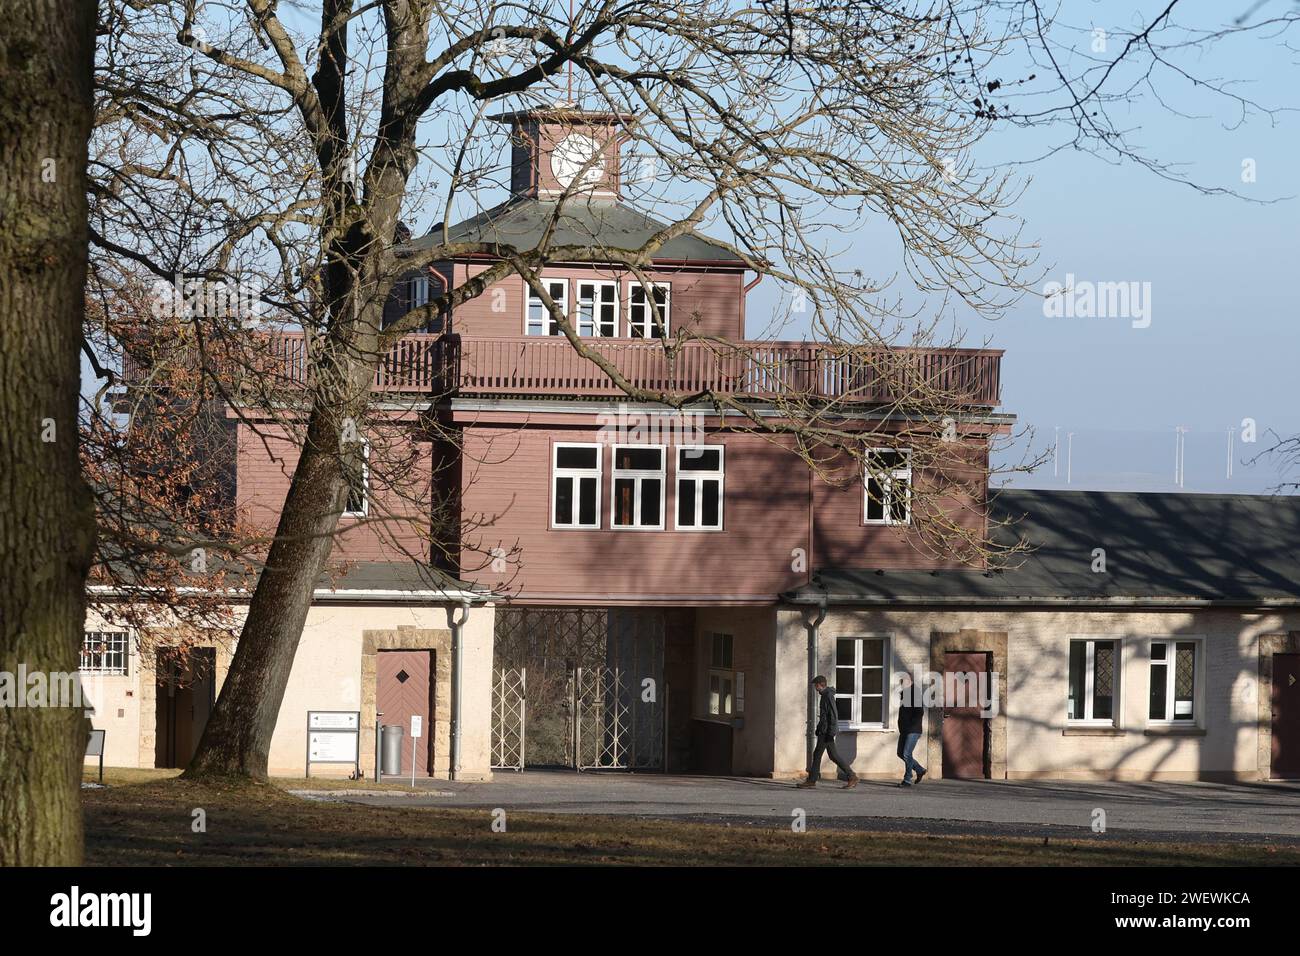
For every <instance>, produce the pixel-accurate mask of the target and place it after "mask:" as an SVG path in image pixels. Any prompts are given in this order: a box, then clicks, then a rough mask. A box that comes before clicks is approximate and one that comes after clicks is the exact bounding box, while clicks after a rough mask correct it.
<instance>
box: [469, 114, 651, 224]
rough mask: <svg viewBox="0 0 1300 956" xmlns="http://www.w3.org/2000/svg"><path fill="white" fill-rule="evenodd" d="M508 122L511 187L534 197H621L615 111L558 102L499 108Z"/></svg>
mask: <svg viewBox="0 0 1300 956" xmlns="http://www.w3.org/2000/svg"><path fill="white" fill-rule="evenodd" d="M492 119H494V120H497V121H498V122H502V123H509V124H510V127H511V129H510V140H511V145H512V150H511V173H510V192H511V194H512V195H514V196H529V197H531V198H533V199H542V200H546V199H555V198H557V197H559V196H560V195H561V194H562V193H564V191H565V190H566V189H567V190H569V197H570V199H574V198H578V197H585V198H589V199H603V200H607V201H611V202H612V201H614V200H617V199H618V198H619V147H620V146H621V145H622V143H623V141H624V139H625V138H626V134H625V133H624V131H623V125H622V124H623V122H624V121H625V120H627V119H628V117H625V116H621V115H620V114H618V113H607V112H596V111H592V110H581V109H578V108H576V107H573V106H568V105H564V104H560V105H557V106H552V107H547V108H545V109H534V110H523V111H519V112H515V113H503V114H501V115H499V116H494V117H492Z"/></svg>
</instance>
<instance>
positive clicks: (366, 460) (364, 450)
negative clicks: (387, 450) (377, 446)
mask: <svg viewBox="0 0 1300 956" xmlns="http://www.w3.org/2000/svg"><path fill="white" fill-rule="evenodd" d="M360 465H361V467H360V469H359V470H357V471H351V470H350V469H347V468H345V469H344V470H345V471H346V472H348V473H347V474H346V478H347V482H348V500H347V504H345V505H344V506H343V517H345V518H364V517H365V516H366V515H368V514H369V513H370V442H369V441H367V440H366V439H364V438H363V439H361V462H360Z"/></svg>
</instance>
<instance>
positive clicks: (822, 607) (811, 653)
mask: <svg viewBox="0 0 1300 956" xmlns="http://www.w3.org/2000/svg"><path fill="white" fill-rule="evenodd" d="M824 620H826V596H825V595H822V598H821V600H820V601H818V603H817V616H816V617H815V618H813V619H812V620H811V621H806V620H805V622H804V626H805V627H807V628H808V733H807V735H806V745H805V750H806V753H805V754H804V766H806V767H810V766H812V757H813V749H814V748H815V747H816V740H815V737H816V733H817V707H818V703H819V701H818V700H817V692H816V691H815V690H813V686H812V679H813V678H814V677H816V676H817V631H818V628H820V627H821V626H822V621H824Z"/></svg>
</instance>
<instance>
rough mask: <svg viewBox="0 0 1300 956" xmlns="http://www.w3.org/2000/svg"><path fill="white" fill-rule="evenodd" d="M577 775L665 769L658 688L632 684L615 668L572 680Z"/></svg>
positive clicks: (583, 671) (579, 673) (582, 672)
mask: <svg viewBox="0 0 1300 956" xmlns="http://www.w3.org/2000/svg"><path fill="white" fill-rule="evenodd" d="M573 686H574V701H573V753H574V767H575V768H576V769H577V770H656V769H662V768H663V765H664V753H663V744H664V713H665V711H664V708H663V706H662V705H661V704H660V702H659V700H658V693H657V688H655V687H654V686H653V685H651V686H646V687H644V689H643V688H642V687H641V686H640V685H633V684H632V683H631V681H630V679H629V677H628V675H627V674H626V672H624V671H623V670H621V669H620V668H617V667H588V668H582V667H579V668H578V669H577V670H576V671H575V672H574V675H573Z"/></svg>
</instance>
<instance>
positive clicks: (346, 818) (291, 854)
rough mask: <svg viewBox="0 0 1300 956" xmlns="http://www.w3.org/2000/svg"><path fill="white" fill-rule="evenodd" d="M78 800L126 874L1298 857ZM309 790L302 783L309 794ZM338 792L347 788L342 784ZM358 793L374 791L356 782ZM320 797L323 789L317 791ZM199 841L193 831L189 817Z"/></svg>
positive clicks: (171, 795) (212, 790)
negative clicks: (202, 817)
mask: <svg viewBox="0 0 1300 956" xmlns="http://www.w3.org/2000/svg"><path fill="white" fill-rule="evenodd" d="M105 779H106V782H110V783H112V784H116V785H115V786H112V787H111V788H110V789H106V790H89V791H86V792H85V798H84V804H85V809H86V862H87V863H89V864H91V865H99V866H129V865H146V864H151V865H160V864H161V865H210V866H212V865H215V866H266V865H326V866H371V865H392V864H409V865H488V866H498V865H507V866H508V865H535V864H575V863H578V864H639V865H708V866H755V865H778V866H779V865H808V864H817V863H827V862H830V863H841V864H846V865H863V864H866V865H870V864H889V865H896V864H900V863H905V864H915V865H922V866H939V865H949V866H951V865H958V866H973V865H982V866H999V865H1001V866H1008V865H1009V866H1088V865H1103V866H1163V865H1169V866H1174V865H1178V866H1188V865H1210V866H1225V865H1274V864H1275V865H1285V866H1295V865H1297V864H1300V848H1296V847H1270V846H1262V845H1249V844H1247V845H1242V844H1228V843H1220V844H1197V843H1141V842H1132V841H1123V842H1120V841H1105V842H1101V841H1088V840H1069V841H1057V840H1052V841H1050V842H1048V843H1047V844H1046V845H1044V841H1043V840H1040V839H1029V838H1019V837H984V836H980V837H973V836H934V835H927V834H909V833H887V834H886V833H872V832H864V831H849V830H834V829H829V828H828V829H822V828H820V827H818V826H817V825H816V824H815V822H814V825H813V826H812V827H811V828H810V830H809V831H808V832H807V833H802V834H799V833H792V832H790V831H789V830H788V829H785V828H784V826H778V825H777V823H776V822H775V821H774V823H773V825H772V826H771V827H770V828H769V827H755V826H744V825H738V826H727V825H725V824H715V823H688V822H666V821H659V820H638V819H634V818H631V817H596V816H580V815H576V814H545V813H510V814H509V815H508V817H507V832H505V833H494V832H492V829H491V823H492V817H491V813H490V811H488V810H484V809H451V808H441V807H402V806H394V807H369V806H361V805H358V804H343V803H320V802H313V801H307V800H303V799H300V798H298V797H294V796H292V795H290V794H288V793H286V792H284V789H283V787H284V786H295V787H301V786H302V785H303V782H302V781H278V782H277V783H278V785H276V784H272V785H261V786H259V785H250V784H233V785H214V784H206V783H204V784H199V783H191V782H189V781H183V780H179V779H175V771H155V770H140V771H113V772H112V773H111V774H106V777H105ZM317 783H318V781H313V782H312V784H311V787H312V788H313V789H316V788H317ZM339 783H340V784H342V783H347V784H349V785H350V786H354V787H355V786H358V784H356V783H353V782H349V781H341V782H339ZM363 786H365V787H366V788H367V789H369V788H370V787H371V786H373V784H363ZM322 789H324V788H322ZM196 808H202V809H203V810H204V811H205V813H206V819H207V832H206V833H195V832H193V830H192V826H191V824H192V820H193V819H194V817H193V813H192V811H193V810H195V809H196Z"/></svg>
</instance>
